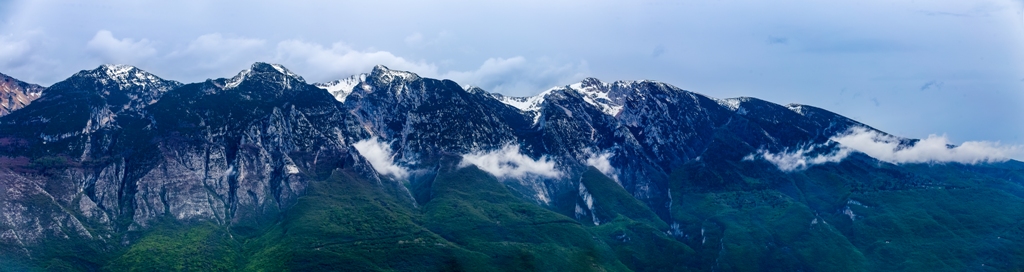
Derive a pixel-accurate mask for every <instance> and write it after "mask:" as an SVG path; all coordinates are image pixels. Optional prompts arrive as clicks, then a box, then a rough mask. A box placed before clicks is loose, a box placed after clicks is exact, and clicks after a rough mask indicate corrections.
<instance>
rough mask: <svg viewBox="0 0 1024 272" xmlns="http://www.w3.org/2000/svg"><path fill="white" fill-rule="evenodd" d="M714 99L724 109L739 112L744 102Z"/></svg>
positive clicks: (735, 99) (734, 99)
mask: <svg viewBox="0 0 1024 272" xmlns="http://www.w3.org/2000/svg"><path fill="white" fill-rule="evenodd" d="M713 99H714V100H715V102H718V104H719V105H722V107H725V108H727V109H729V110H731V111H736V110H738V109H739V108H740V102H743V101H741V100H740V98H725V99H719V98H713Z"/></svg>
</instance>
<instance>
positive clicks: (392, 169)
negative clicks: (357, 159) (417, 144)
mask: <svg viewBox="0 0 1024 272" xmlns="http://www.w3.org/2000/svg"><path fill="white" fill-rule="evenodd" d="M352 147H355V148H356V151H359V154H360V155H362V156H363V158H366V160H367V161H369V162H370V165H371V166H373V169H374V170H377V173H380V174H382V175H389V176H392V177H395V178H398V179H405V178H407V177H409V170H408V169H406V168H404V167H401V166H399V165H397V164H395V163H394V155H393V154H392V152H391V147H390V146H388V145H387V143H384V142H380V141H378V139H377V137H373V138H370V139H364V140H362V141H359V142H356V143H354V144H352Z"/></svg>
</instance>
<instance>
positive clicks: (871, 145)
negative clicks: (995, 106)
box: [831, 127, 1024, 164]
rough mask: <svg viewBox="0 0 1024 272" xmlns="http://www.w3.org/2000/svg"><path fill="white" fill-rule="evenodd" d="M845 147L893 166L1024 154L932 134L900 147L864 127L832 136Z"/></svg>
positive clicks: (997, 159)
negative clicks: (894, 164) (958, 142)
mask: <svg viewBox="0 0 1024 272" xmlns="http://www.w3.org/2000/svg"><path fill="white" fill-rule="evenodd" d="M831 140H832V141H835V142H837V143H839V144H840V145H841V146H842V147H844V148H848V149H852V150H856V151H857V152H861V153H864V154H867V155H868V156H871V157H872V158H875V159H878V160H881V161H885V162H890V163H897V164H899V163H947V162H956V163H963V164H978V163H992V162H1004V161H1007V160H1009V159H1010V157H1012V156H1014V155H1016V154H1019V153H1020V152H1021V151H1024V148H1022V147H1021V146H1004V145H1001V144H999V143H998V142H987V141H968V142H964V143H963V144H960V145H958V146H955V145H953V143H952V142H950V141H949V138H947V137H946V135H942V136H937V135H934V134H932V135H928V138H925V139H921V140H920V141H918V142H917V143H915V144H914V145H912V146H904V147H901V146H899V139H898V138H896V137H894V136H890V135H883V134H881V133H879V132H877V131H872V130H868V129H866V128H862V127H856V128H851V129H850V130H849V131H847V133H844V134H842V135H839V136H836V137H832V138H831Z"/></svg>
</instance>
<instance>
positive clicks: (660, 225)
mask: <svg viewBox="0 0 1024 272" xmlns="http://www.w3.org/2000/svg"><path fill="white" fill-rule="evenodd" d="M48 160H51V159H45V158H44V159H40V160H37V161H38V163H39V164H43V163H48V162H47V161H48ZM52 161H57V160H52ZM455 161H457V160H456V159H455V158H442V159H441V160H440V161H439V163H440V164H441V167H440V168H439V170H438V173H437V174H436V176H433V178H432V180H430V181H428V182H421V183H418V184H417V185H416V186H414V187H415V188H412V192H411V193H412V194H413V195H415V196H417V197H416V198H417V201H413V200H411V199H409V195H408V193H406V192H405V191H403V190H402V186H412V185H402V184H400V183H398V182H397V181H393V180H387V179H385V180H381V181H379V182H378V181H376V180H365V179H363V178H360V177H358V176H357V175H356V174H354V173H351V172H349V171H348V170H344V169H335V170H334V171H331V172H330V173H327V172H324V171H319V172H318V173H317V176H311V177H309V178H313V179H315V178H319V179H321V180H319V181H314V182H312V183H311V185H310V187H309V189H308V191H307V194H306V195H305V196H303V197H301V198H300V199H299V200H298V202H297V203H296V204H295V205H294V206H292V207H288V208H287V209H285V210H283V211H282V212H281V213H280V217H278V218H275V219H270V220H271V222H274V223H272V224H267V225H262V224H250V225H244V226H242V227H234V226H232V227H227V226H223V225H218V224H214V223H211V222H177V221H175V220H173V219H171V218H168V219H166V220H164V222H160V223H158V224H155V225H153V226H150V227H148V228H147V229H146V230H145V231H144V232H127V234H125V235H127V236H123V237H126V239H130V240H131V241H133V242H132V243H130V245H128V246H120V245H119V243H118V242H117V239H119V238H116V237H114V238H111V241H110V242H107V243H96V242H95V241H92V240H84V239H74V238H73V239H47V240H45V241H50V242H46V243H45V244H42V245H40V246H39V248H37V249H34V250H35V251H34V252H37V255H36V256H33V259H31V260H29V259H24V258H20V259H19V258H0V271H24V270H32V269H39V270H52V271H90V270H103V271H289V270H291V271H309V270H314V271H336V270H348V271H352V270H355V271H627V270H633V271H754V270H757V271H760V270H768V271H794V270H802V271H963V270H978V271H1013V270H1021V269H1024V246H1022V245H1024V219H1022V218H1024V209H1021V208H1022V207H1024V186H1022V185H1021V184H1020V183H1019V182H1015V181H1021V180H1024V172H1022V169H1024V167H1021V165H1020V164H1019V163H1017V162H1008V163H1005V164H993V165H985V166H963V165H910V166H903V167H896V166H892V165H884V164H883V165H878V164H877V163H874V162H872V161H870V160H868V159H865V158H853V159H849V160H847V161H844V162H843V163H841V164H826V165H822V166H817V167H814V168H811V169H808V170H806V171H801V172H791V173H785V172H780V171H778V170H777V169H775V168H774V167H771V166H770V165H764V164H763V162H735V161H734V162H732V163H722V164H720V165H716V164H713V163H707V162H697V163H693V164H690V165H684V166H683V167H680V168H679V169H677V170H676V171H673V175H672V176H671V183H670V189H671V190H672V191H671V192H672V199H673V201H672V205H671V208H670V214H671V215H670V218H659V217H658V216H657V215H656V214H655V213H654V212H653V211H652V209H650V208H648V207H647V206H646V205H644V204H643V203H642V202H640V201H638V200H637V199H635V198H633V197H632V195H630V194H629V193H628V192H627V191H626V190H624V189H623V188H622V187H621V186H619V185H618V184H617V183H616V182H615V181H614V180H612V179H610V178H609V177H607V176H605V175H603V174H601V173H600V172H598V171H597V170H596V169H593V168H590V169H588V170H587V171H586V172H584V173H582V175H581V178H580V180H579V182H580V183H581V184H582V185H583V186H584V187H586V189H587V191H588V192H589V193H590V194H591V196H592V198H593V207H594V213H595V214H596V215H597V218H598V219H599V220H598V221H599V224H596V225H595V224H594V222H593V221H592V220H591V219H590V218H581V220H580V222H577V221H576V220H574V219H571V218H570V217H568V216H567V215H563V214H559V213H556V212H554V211H552V210H550V209H549V208H550V207H549V208H545V207H543V205H538V204H536V203H530V202H527V201H524V200H522V199H521V198H519V197H517V196H516V195H514V193H512V192H511V191H510V190H509V189H508V188H507V187H506V186H505V185H504V184H502V183H501V182H500V181H498V180H497V179H495V178H494V177H493V176H491V175H489V174H487V173H485V172H483V171H481V170H479V169H477V168H475V167H472V166H470V167H465V168H458V167H455V166H454V165H455ZM571 197H578V196H571ZM30 199H31V201H36V202H39V203H38V205H33V206H34V207H36V208H37V209H60V207H57V206H54V205H51V204H49V203H52V202H51V201H50V200H49V199H48V198H46V197H45V196H42V195H40V196H38V197H35V198H30ZM97 233H102V232H97ZM9 246H10V245H7V246H2V247H0V248H11V247H9ZM0 254H2V256H18V254H20V253H19V252H10V251H3V252H0Z"/></svg>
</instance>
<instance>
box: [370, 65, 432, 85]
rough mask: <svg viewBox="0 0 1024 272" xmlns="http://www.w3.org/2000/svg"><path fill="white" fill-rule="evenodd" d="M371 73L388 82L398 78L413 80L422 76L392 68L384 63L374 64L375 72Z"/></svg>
mask: <svg viewBox="0 0 1024 272" xmlns="http://www.w3.org/2000/svg"><path fill="white" fill-rule="evenodd" d="M370 75H371V76H373V77H375V78H378V79H380V80H381V81H383V82H386V83H391V82H392V81H394V80H396V79H401V80H403V81H413V80H416V79H419V78H420V76H419V75H417V74H415V73H412V72H406V71H398V70H391V69H388V67H387V66H384V65H377V66H374V67H373V72H370Z"/></svg>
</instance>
